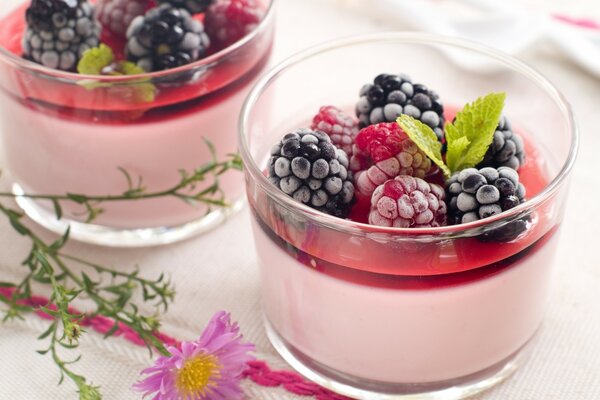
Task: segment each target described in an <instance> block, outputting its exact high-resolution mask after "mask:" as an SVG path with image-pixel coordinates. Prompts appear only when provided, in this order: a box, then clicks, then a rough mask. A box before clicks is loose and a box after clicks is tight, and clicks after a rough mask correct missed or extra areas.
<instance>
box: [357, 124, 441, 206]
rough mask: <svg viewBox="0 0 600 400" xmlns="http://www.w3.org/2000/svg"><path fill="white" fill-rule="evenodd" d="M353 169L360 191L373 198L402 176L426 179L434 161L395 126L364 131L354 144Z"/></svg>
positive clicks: (377, 125) (372, 127) (387, 125)
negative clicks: (378, 188) (374, 194)
mask: <svg viewBox="0 0 600 400" xmlns="http://www.w3.org/2000/svg"><path fill="white" fill-rule="evenodd" d="M350 169H351V170H352V171H353V172H356V174H355V176H354V178H355V183H356V188H357V191H359V192H360V193H361V194H364V195H370V194H371V193H373V190H375V188H376V187H377V186H379V185H381V184H382V183H384V182H385V181H387V180H388V179H391V178H394V177H396V176H398V175H410V176H415V177H418V178H423V177H425V175H426V174H427V173H428V172H429V171H430V169H431V160H430V159H429V158H428V157H427V156H426V155H425V153H423V152H422V151H421V150H420V149H419V147H418V146H417V145H416V144H415V143H414V142H413V141H412V140H411V139H410V138H409V137H408V136H407V135H406V133H405V132H404V131H403V130H402V128H400V126H399V125H398V124H397V123H395V122H385V123H380V124H376V125H371V126H368V127H366V128H363V129H362V130H361V131H360V132H359V133H358V135H357V136H356V140H355V142H354V147H353V155H352V158H351V160H350Z"/></svg>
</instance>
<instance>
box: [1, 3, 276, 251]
mask: <svg viewBox="0 0 600 400" xmlns="http://www.w3.org/2000/svg"><path fill="white" fill-rule="evenodd" d="M28 3H29V2H28V1H25V0H23V1H22V2H20V3H19V4H20V5H19V6H17V7H16V8H14V9H13V10H9V11H8V12H6V13H5V14H4V15H0V19H1V20H2V21H3V22H2V24H1V25H0V133H1V142H0V149H1V151H2V154H3V155H2V158H3V167H4V168H3V169H5V172H7V173H8V177H5V178H4V179H10V180H11V182H12V188H13V192H14V193H15V194H17V195H21V194H23V193H26V194H27V195H34V196H35V195H47V194H52V195H64V194H66V193H76V194H84V195H86V196H106V195H121V194H122V193H124V192H126V191H127V190H128V182H127V179H126V177H125V176H124V174H123V172H122V171H121V169H123V170H125V171H126V172H127V173H128V174H129V175H130V177H131V179H132V181H133V184H134V185H136V184H137V182H138V178H141V179H142V186H143V187H144V188H145V190H146V192H160V191H164V190H167V189H170V188H172V187H174V186H176V185H177V184H178V183H179V182H180V181H181V179H182V176H181V173H180V171H181V170H185V171H188V172H190V173H193V171H194V170H195V169H197V168H199V167H202V166H204V165H206V164H208V163H210V162H211V161H213V159H216V160H218V161H225V160H226V159H227V158H228V157H229V156H230V155H231V154H232V153H236V152H237V148H238V146H237V140H236V131H237V126H236V123H237V117H238V114H239V111H240V109H241V106H242V103H243V101H244V98H245V97H246V96H247V94H248V91H249V90H250V87H251V84H252V82H253V79H254V78H255V77H256V76H257V75H258V74H259V73H260V72H261V70H262V69H263V68H264V67H265V65H266V63H267V60H268V58H269V55H270V52H271V47H272V42H273V27H274V23H273V22H274V11H273V8H274V7H273V6H272V3H273V1H272V0H264V1H262V2H261V3H262V4H263V6H264V8H265V15H264V18H263V20H262V21H261V23H260V24H259V25H258V26H257V27H256V29H255V30H253V31H252V32H251V33H250V34H248V35H247V36H245V37H244V38H242V39H241V40H239V41H237V42H235V43H234V44H232V45H230V46H228V47H226V48H225V49H223V50H220V51H218V52H216V53H214V54H211V55H209V56H208V57H206V58H203V59H201V60H199V61H197V62H194V63H192V64H188V65H186V66H182V67H179V68H175V69H171V70H166V71H160V72H153V73H148V74H144V75H137V76H130V77H128V76H101V77H99V76H86V75H79V74H75V73H69V72H63V71H59V70H52V69H48V68H45V67H43V66H41V65H38V64H35V63H32V62H29V61H26V60H24V59H22V58H21V57H20V53H19V51H20V49H21V44H20V42H21V35H22V33H23V30H24V9H25V7H26V6H27V4H28ZM149 84H151V85H154V89H155V91H154V98H153V99H151V100H150V99H148V98H147V97H145V94H147V92H144V90H147V88H148V85H149ZM207 143H210V144H212V145H213V146H214V149H215V153H216V154H214V155H213V154H212V153H211V150H210V148H209V146H208V144H207ZM213 183H214V179H213V176H210V174H209V176H207V179H206V181H205V182H201V183H199V184H198V185H197V187H196V191H195V192H198V191H200V190H202V189H203V188H208V187H209V186H210V185H212V184H213ZM218 184H219V188H220V190H221V191H222V195H223V199H224V200H225V201H226V202H227V204H228V205H229V206H228V207H218V206H215V207H208V206H207V205H206V204H205V203H202V202H197V203H196V204H189V203H186V202H184V201H182V200H181V199H179V198H175V197H173V196H171V197H165V196H163V197H159V198H152V199H143V200H135V201H131V200H128V201H117V202H114V201H111V202H103V203H102V204H99V207H101V208H102V209H103V212H102V213H101V214H100V215H99V216H98V217H97V218H96V219H95V220H94V221H93V222H92V223H86V218H87V215H86V213H85V208H83V207H82V206H81V205H80V204H76V203H75V202H70V203H69V202H63V203H62V204H61V205H62V211H63V216H62V218H61V219H57V218H56V213H55V211H54V207H53V204H52V203H51V202H49V201H44V200H39V199H32V198H27V197H19V198H18V203H19V205H20V206H21V207H22V208H23V210H24V211H25V212H26V213H27V215H28V216H30V217H31V218H32V219H33V220H35V221H36V222H38V223H39V224H40V225H42V226H44V227H46V228H48V229H50V230H52V231H55V232H58V233H63V232H64V231H65V229H66V228H67V226H70V232H71V237H72V238H75V239H78V240H81V241H86V242H91V243H96V244H102V245H110V246H145V245H155V244H163V243H170V242H174V241H177V240H182V239H185V238H187V237H190V236H192V235H194V234H197V233H200V232H204V231H206V230H209V229H211V228H212V227H214V226H216V225H218V224H219V223H220V222H222V221H223V220H224V219H225V218H226V217H227V216H228V215H230V214H231V213H233V212H235V211H236V210H238V209H239V208H240V207H241V205H242V204H243V201H244V196H243V182H242V174H241V173H240V172H239V171H228V172H226V173H225V174H223V175H221V176H219V178H218Z"/></svg>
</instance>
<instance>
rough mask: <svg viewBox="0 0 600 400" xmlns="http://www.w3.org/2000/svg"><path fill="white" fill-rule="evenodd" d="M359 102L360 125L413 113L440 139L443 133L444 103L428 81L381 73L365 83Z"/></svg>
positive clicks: (357, 113) (413, 115)
mask: <svg viewBox="0 0 600 400" xmlns="http://www.w3.org/2000/svg"><path fill="white" fill-rule="evenodd" d="M359 95H360V99H359V100H358V102H357V103H356V116H357V117H358V119H359V120H360V127H361V128H363V127H365V126H368V125H372V124H377V123H380V122H392V121H395V120H396V118H398V116H399V115H400V114H406V115H410V116H411V117H414V118H416V119H418V120H420V121H421V122H423V123H424V124H426V125H428V126H429V127H430V128H431V129H433V131H434V132H435V134H436V135H437V137H438V140H439V141H440V142H442V141H443V137H444V132H443V129H444V106H443V105H442V103H441V102H440V101H439V96H438V95H437V93H435V92H434V91H432V90H429V89H428V88H427V87H426V86H425V85H422V84H419V83H414V84H413V83H412V80H411V79H410V77H408V76H406V75H404V74H401V75H390V74H381V75H378V76H377V77H376V78H375V79H374V81H373V83H372V84H366V85H364V86H363V87H362V88H361V89H360V92H359Z"/></svg>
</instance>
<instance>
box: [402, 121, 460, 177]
mask: <svg viewBox="0 0 600 400" xmlns="http://www.w3.org/2000/svg"><path fill="white" fill-rule="evenodd" d="M396 122H397V123H398V125H400V128H402V130H404V132H406V134H407V135H408V137H409V138H410V140H412V141H413V142H414V143H415V144H416V145H417V146H419V148H420V149H421V150H422V151H423V153H425V154H426V155H427V157H429V158H430V159H431V160H432V161H433V162H434V163H436V164H437V165H438V166H439V167H440V168H441V169H442V171H444V174H445V175H446V176H450V170H449V169H448V167H447V166H446V164H444V160H443V159H442V144H441V143H440V142H439V141H438V139H437V135H436V134H435V132H434V131H433V129H431V128H430V127H429V126H427V125H425V124H424V123H422V122H421V121H419V120H417V119H415V118H413V117H411V116H409V115H406V114H402V115H400V116H399V117H398V119H397V120H396Z"/></svg>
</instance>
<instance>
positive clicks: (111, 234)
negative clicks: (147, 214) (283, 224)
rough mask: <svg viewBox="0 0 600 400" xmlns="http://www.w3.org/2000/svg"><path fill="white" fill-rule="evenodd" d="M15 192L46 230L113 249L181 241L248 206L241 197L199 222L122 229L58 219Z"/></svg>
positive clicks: (15, 188)
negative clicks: (67, 231) (67, 233)
mask: <svg viewBox="0 0 600 400" xmlns="http://www.w3.org/2000/svg"><path fill="white" fill-rule="evenodd" d="M12 192H13V193H14V194H15V195H16V196H17V197H16V202H17V204H18V205H19V207H21V209H22V210H23V211H24V212H25V214H27V216H28V217H29V218H31V219H32V220H33V221H35V222H37V223H38V224H39V225H41V226H43V227H44V228H46V229H48V230H50V231H52V232H55V233H58V234H61V235H62V234H63V233H64V232H65V231H66V229H67V228H68V227H70V233H69V238H71V239H75V240H78V241H81V242H86V243H91V244H97V245H101V246H110V247H148V246H157V245H162V244H169V243H174V242H178V241H181V240H184V239H187V238H190V237H192V236H195V235H199V234H201V233H205V232H207V231H209V230H211V229H213V228H215V227H217V226H218V225H220V224H222V223H223V222H224V221H225V220H226V219H227V218H228V217H230V216H231V215H233V214H235V213H236V212H238V211H239V210H241V209H242V207H243V206H244V204H245V203H246V201H245V196H242V197H240V198H239V199H237V200H236V201H234V202H233V203H232V204H231V206H230V207H226V208H218V209H216V210H214V211H211V212H209V213H207V214H206V215H204V216H203V217H202V218H200V219H197V220H194V221H191V222H187V223H185V224H182V225H178V226H158V227H152V228H139V229H122V228H111V227H109V226H104V225H96V224H89V223H84V222H80V221H75V220H71V219H68V218H64V217H63V218H61V219H60V220H59V219H57V218H56V215H55V214H54V213H53V212H51V211H49V210H47V209H46V208H44V207H41V206H40V205H39V204H38V203H37V202H36V201H35V200H32V199H29V198H25V197H19V196H21V195H23V193H24V190H23V189H22V188H21V186H20V185H18V184H16V183H15V184H13V186H12Z"/></svg>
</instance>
